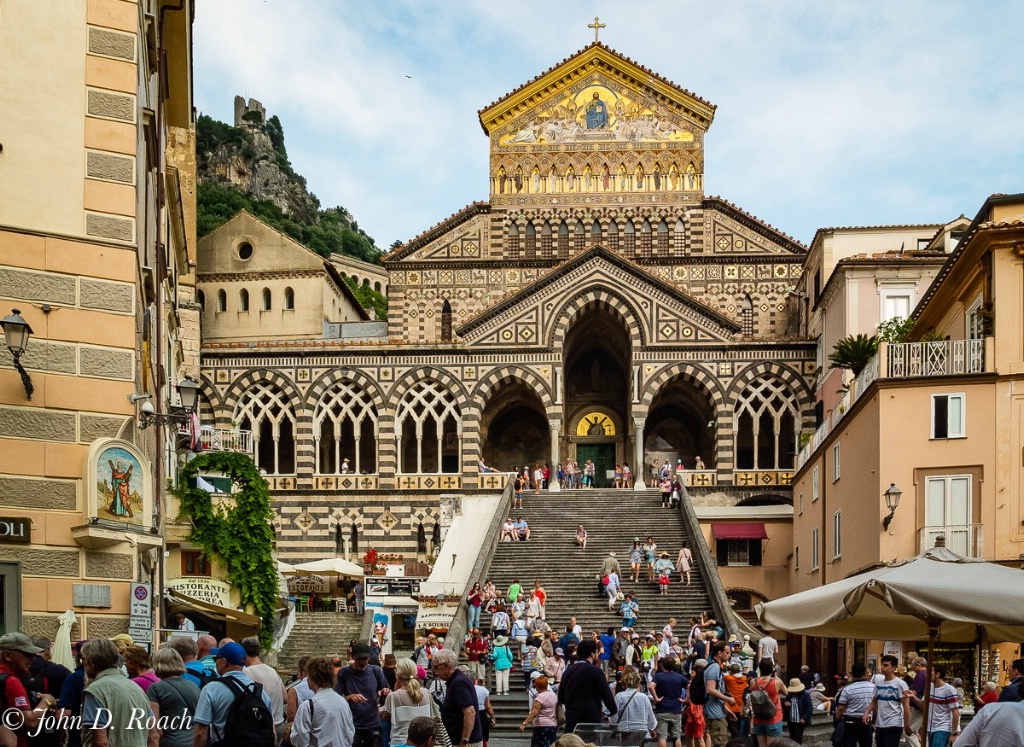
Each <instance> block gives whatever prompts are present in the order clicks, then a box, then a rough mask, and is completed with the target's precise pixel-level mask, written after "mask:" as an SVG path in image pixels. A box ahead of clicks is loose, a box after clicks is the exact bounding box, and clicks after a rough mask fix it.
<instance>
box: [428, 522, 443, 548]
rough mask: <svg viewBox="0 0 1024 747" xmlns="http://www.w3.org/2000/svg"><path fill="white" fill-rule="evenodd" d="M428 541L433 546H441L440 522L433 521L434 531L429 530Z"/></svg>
mask: <svg viewBox="0 0 1024 747" xmlns="http://www.w3.org/2000/svg"><path fill="white" fill-rule="evenodd" d="M430 541H431V542H432V543H433V545H434V547H435V548H437V547H440V546H441V523H440V522H437V521H435V522H434V531H433V532H431V535H430Z"/></svg>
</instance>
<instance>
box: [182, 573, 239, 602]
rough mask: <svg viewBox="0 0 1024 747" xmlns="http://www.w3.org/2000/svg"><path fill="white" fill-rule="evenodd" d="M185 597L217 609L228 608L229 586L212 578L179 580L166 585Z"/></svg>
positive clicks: (229, 599)
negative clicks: (213, 605) (215, 606)
mask: <svg viewBox="0 0 1024 747" xmlns="http://www.w3.org/2000/svg"><path fill="white" fill-rule="evenodd" d="M167 585H168V586H170V587H171V588H172V589H174V590H175V591H177V592H179V593H181V594H184V595H185V596H188V597H192V598H193V599H198V600H199V601H200V602H206V603H207V604H215V605H217V606H218V607H229V606H230V601H231V598H230V597H231V586H229V585H228V584H226V583H224V582H223V581H217V580H216V579H212V578H179V579H175V580H174V581H171V582H169V583H168V584H167Z"/></svg>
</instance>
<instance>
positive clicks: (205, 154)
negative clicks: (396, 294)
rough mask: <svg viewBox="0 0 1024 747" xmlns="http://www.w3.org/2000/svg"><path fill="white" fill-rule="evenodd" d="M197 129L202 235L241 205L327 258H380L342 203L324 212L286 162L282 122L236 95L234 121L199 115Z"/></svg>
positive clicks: (256, 104)
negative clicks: (229, 123)
mask: <svg viewBox="0 0 1024 747" xmlns="http://www.w3.org/2000/svg"><path fill="white" fill-rule="evenodd" d="M196 130H197V134H196V160H197V165H198V172H199V189H198V206H197V224H198V225H197V228H198V232H199V236H205V235H206V234H208V233H209V232H210V231H212V230H213V229H215V228H217V227H218V226H220V225H221V224H223V223H224V222H226V221H227V220H229V219H230V218H231V217H232V216H233V215H235V213H237V212H238V211H239V210H242V209H246V210H249V211H250V212H252V213H253V214H254V215H257V216H259V217H260V218H262V219H263V220H265V221H267V223H269V224H271V225H272V226H274V227H275V228H277V229H279V230H281V231H283V232H284V233H286V234H288V235H289V236H291V237H292V238H293V239H295V240H296V241H298V242H300V243H302V244H304V245H305V246H307V247H309V248H310V249H312V250H313V251H315V252H317V253H318V254H321V255H323V256H324V257H329V256H330V255H331V254H332V253H334V252H340V253H342V254H347V255H349V256H352V257H355V258H356V259H361V260H364V261H367V262H374V263H377V262H379V261H380V254H381V252H380V250H379V249H377V246H376V245H375V243H374V241H373V239H372V238H371V237H370V236H367V235H366V234H365V233H364V232H363V231H362V230H360V228H359V225H358V224H357V223H356V221H355V220H354V219H353V217H352V215H351V214H350V213H349V212H348V211H347V210H345V208H343V207H340V206H338V207H333V208H328V209H326V210H324V209H321V207H320V201H319V200H318V199H317V198H316V195H314V194H312V193H310V192H309V190H308V189H307V187H306V180H305V178H304V177H302V176H301V175H300V174H297V173H295V170H294V169H293V168H292V165H291V162H290V161H289V160H288V151H287V150H286V149H285V144H284V129H283V127H282V126H281V121H280V120H279V119H278V118H277V116H276V115H275V116H272V117H270V118H269V119H268V118H267V113H266V109H265V108H264V107H263V105H262V104H261V103H260V102H259V101H256V100H255V99H249V100H248V101H246V100H245V99H243V98H242V97H241V96H236V97H235V122H234V125H227V124H225V123H223V122H219V121H217V120H215V119H213V118H212V117H208V116H206V115H200V116H199V119H198V121H197V123H196Z"/></svg>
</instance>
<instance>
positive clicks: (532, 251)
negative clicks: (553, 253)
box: [524, 221, 537, 259]
mask: <svg viewBox="0 0 1024 747" xmlns="http://www.w3.org/2000/svg"><path fill="white" fill-rule="evenodd" d="M525 249H526V251H525V253H524V256H526V257H527V258H528V259H532V258H533V257H536V256H537V229H536V228H535V227H534V225H533V222H532V221H527V223H526V247H525Z"/></svg>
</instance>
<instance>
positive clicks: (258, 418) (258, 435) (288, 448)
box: [232, 381, 295, 475]
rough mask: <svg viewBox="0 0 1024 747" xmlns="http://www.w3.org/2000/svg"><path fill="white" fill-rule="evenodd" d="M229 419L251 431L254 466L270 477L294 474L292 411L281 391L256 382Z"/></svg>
mask: <svg viewBox="0 0 1024 747" xmlns="http://www.w3.org/2000/svg"><path fill="white" fill-rule="evenodd" d="M232 419H233V420H234V421H235V422H237V423H238V427H239V428H240V429H241V430H243V431H252V445H253V452H254V453H255V454H256V466H258V467H259V468H260V469H262V470H266V472H267V473H268V474H271V475H290V474H294V473H295V412H294V411H293V410H292V406H291V404H290V403H289V402H288V398H287V397H286V396H285V393H284V392H282V391H281V390H280V389H279V388H278V387H276V386H275V385H273V384H271V383H270V382H267V381H261V382H258V383H257V384H256V385H254V386H253V387H252V388H251V389H249V391H247V392H245V393H244V394H243V395H242V397H241V399H239V400H238V404H237V405H235V413H234V416H233V418H232Z"/></svg>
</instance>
